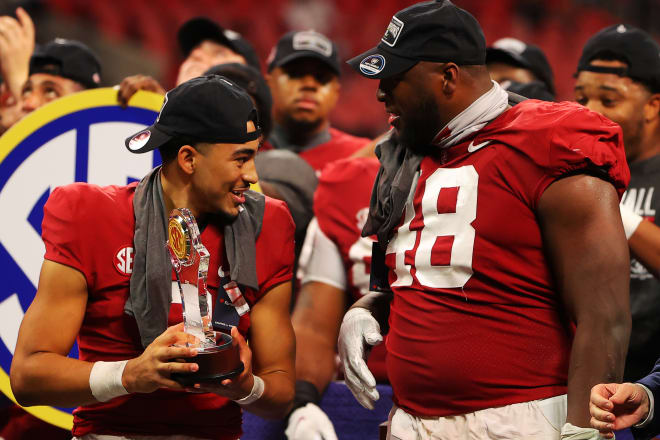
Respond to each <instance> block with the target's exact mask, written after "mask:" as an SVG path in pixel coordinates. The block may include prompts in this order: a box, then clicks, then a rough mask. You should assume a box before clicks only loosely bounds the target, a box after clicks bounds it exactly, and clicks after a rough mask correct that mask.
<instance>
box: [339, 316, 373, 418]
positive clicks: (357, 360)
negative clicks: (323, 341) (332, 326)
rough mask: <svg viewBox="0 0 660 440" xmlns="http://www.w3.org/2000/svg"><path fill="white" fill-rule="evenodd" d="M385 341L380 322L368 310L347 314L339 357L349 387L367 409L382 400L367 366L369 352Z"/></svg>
mask: <svg viewBox="0 0 660 440" xmlns="http://www.w3.org/2000/svg"><path fill="white" fill-rule="evenodd" d="M382 341H383V337H382V336H381V334H380V326H379V325H378V321H376V319H375V318H374V317H373V316H372V315H371V313H370V312H369V311H368V310H367V309H364V308H359V307H356V308H353V309H350V310H349V311H348V312H346V315H344V320H343V321H342V323H341V328H340V329H339V341H338V348H339V357H340V358H341V361H342V362H343V364H344V377H345V379H346V385H348V388H349V389H350V390H351V392H352V393H353V396H355V398H356V399H357V401H358V402H360V405H362V406H364V407H365V408H367V409H374V402H376V400H378V399H379V398H380V396H379V395H378V391H377V390H376V379H374V376H373V374H371V371H369V368H368V367H367V352H368V351H367V349H368V348H371V347H372V346H375V345H378V344H380V343H381V342H382Z"/></svg>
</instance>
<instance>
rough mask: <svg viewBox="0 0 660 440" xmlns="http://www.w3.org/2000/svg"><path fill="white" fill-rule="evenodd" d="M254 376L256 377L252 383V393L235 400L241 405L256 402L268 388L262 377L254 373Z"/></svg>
mask: <svg viewBox="0 0 660 440" xmlns="http://www.w3.org/2000/svg"><path fill="white" fill-rule="evenodd" d="M252 377H254V384H253V385H252V391H250V394H248V395H247V396H245V397H243V398H242V399H238V400H234V402H236V403H238V404H239V405H249V404H251V403H254V402H256V401H257V400H259V398H260V397H261V395H262V394H263V393H264V390H265V389H266V387H265V384H264V381H263V379H262V378H260V377H259V376H254V375H253V376H252Z"/></svg>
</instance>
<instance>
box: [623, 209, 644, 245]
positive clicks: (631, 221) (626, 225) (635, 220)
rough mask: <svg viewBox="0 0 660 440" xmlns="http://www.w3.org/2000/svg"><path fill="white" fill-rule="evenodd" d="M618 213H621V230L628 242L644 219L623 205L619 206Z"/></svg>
mask: <svg viewBox="0 0 660 440" xmlns="http://www.w3.org/2000/svg"><path fill="white" fill-rule="evenodd" d="M619 211H621V221H622V222H623V230H624V231H625V233H626V240H630V237H632V235H633V234H634V233H635V231H636V230H637V227H638V226H639V224H640V223H641V222H642V220H644V218H643V217H642V216H641V215H637V214H635V212H634V211H633V210H632V209H630V208H628V207H627V206H624V205H619Z"/></svg>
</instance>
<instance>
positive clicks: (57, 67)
mask: <svg viewBox="0 0 660 440" xmlns="http://www.w3.org/2000/svg"><path fill="white" fill-rule="evenodd" d="M33 73H48V74H50V75H56V76H61V77H63V78H68V79H70V80H73V81H76V82H78V83H80V84H82V85H83V86H84V87H85V88H88V89H93V88H96V87H99V86H100V85H101V63H99V60H98V58H97V57H96V55H95V54H94V52H92V50H91V49H90V48H89V47H87V46H86V45H84V44H83V43H81V42H80V41H76V40H67V39H64V38H56V39H54V40H53V41H49V42H48V43H46V44H45V45H43V46H38V47H37V48H36V49H35V51H34V53H33V54H32V57H31V58H30V75H32V74H33Z"/></svg>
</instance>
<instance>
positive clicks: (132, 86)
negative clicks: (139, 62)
mask: <svg viewBox="0 0 660 440" xmlns="http://www.w3.org/2000/svg"><path fill="white" fill-rule="evenodd" d="M138 90H146V91H148V92H154V93H158V94H161V95H164V94H165V89H164V88H163V86H161V85H160V83H159V82H158V81H156V80H155V79H153V78H152V77H150V76H146V75H133V76H128V77H126V78H124V79H123V80H122V82H121V84H119V91H118V92H117V101H118V102H119V105H121V106H122V107H126V106H127V105H128V101H129V100H130V99H131V97H132V96H133V95H135V94H136V93H137V92H138Z"/></svg>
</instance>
